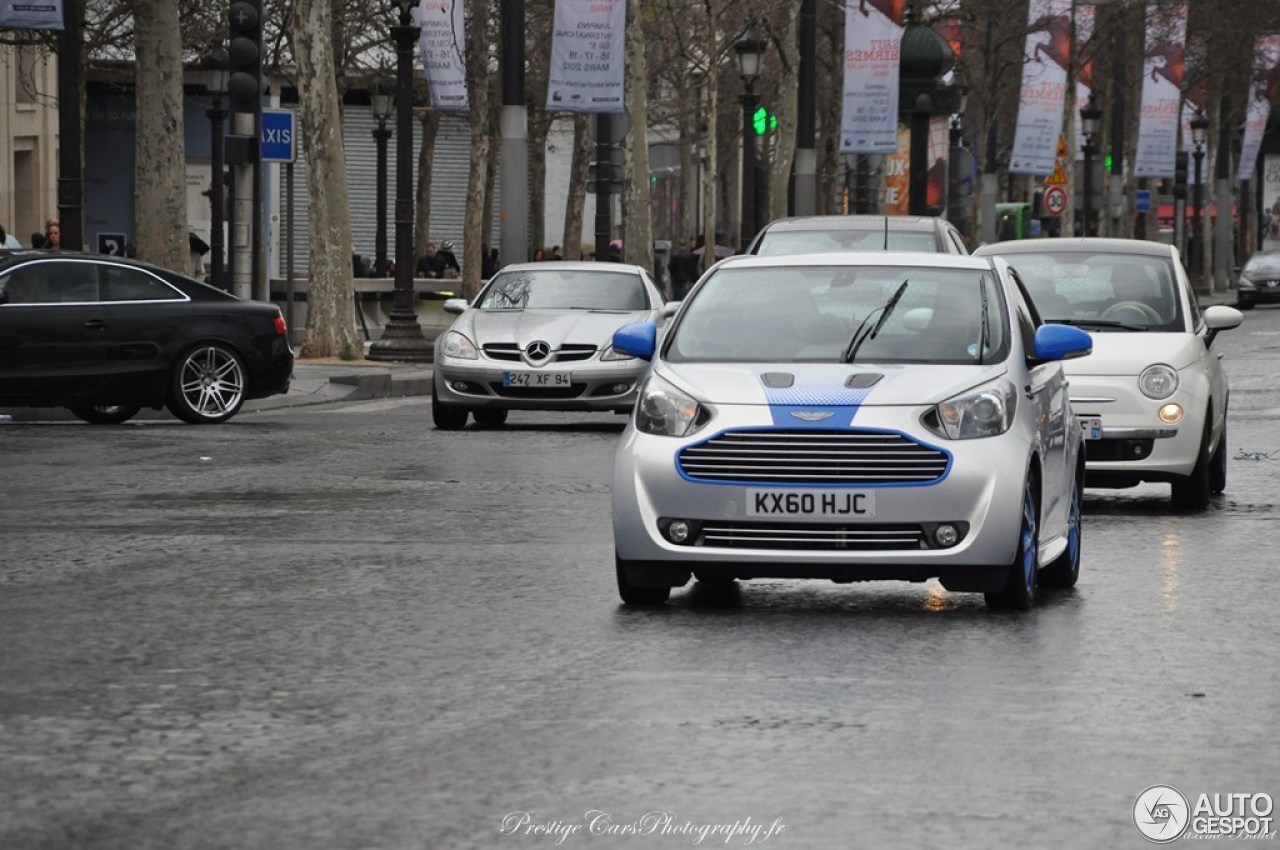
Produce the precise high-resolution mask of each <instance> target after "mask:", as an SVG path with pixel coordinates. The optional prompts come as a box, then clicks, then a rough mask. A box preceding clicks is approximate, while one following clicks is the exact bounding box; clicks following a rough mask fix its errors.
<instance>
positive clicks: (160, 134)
mask: <svg viewBox="0 0 1280 850" xmlns="http://www.w3.org/2000/svg"><path fill="white" fill-rule="evenodd" d="M134 15H135V18H134V50H135V51H136V55H137V61H136V64H135V66H134V67H135V69H136V81H137V82H136V86H137V93H136V97H137V105H136V109H135V115H136V117H135V122H136V125H135V126H136V138H137V154H136V157H135V159H134V179H133V189H134V234H135V240H136V245H137V250H138V257H139V258H141V259H143V260H146V261H148V262H151V263H155V264H156V265H158V266H163V267H165V268H168V269H173V270H174V271H187V270H188V265H189V261H188V256H189V251H188V248H187V199H186V190H187V174H186V170H187V168H186V151H185V149H184V147H183V128H182V33H181V30H180V29H179V27H178V4H177V0H136V2H135V5H134Z"/></svg>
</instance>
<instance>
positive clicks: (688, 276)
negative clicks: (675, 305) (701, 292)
mask: <svg viewBox="0 0 1280 850" xmlns="http://www.w3.org/2000/svg"><path fill="white" fill-rule="evenodd" d="M667 271H668V272H670V273H671V290H672V296H673V297H674V298H675V300H677V301H683V300H684V297H685V296H686V295H688V294H689V287H690V286H692V285H693V282H694V281H695V280H697V279H698V258H697V257H695V256H694V255H693V247H692V241H691V240H690V239H689V238H687V237H686V238H684V239H681V240H680V241H679V242H677V243H676V249H675V250H674V251H672V252H671V259H670V260H669V261H667Z"/></svg>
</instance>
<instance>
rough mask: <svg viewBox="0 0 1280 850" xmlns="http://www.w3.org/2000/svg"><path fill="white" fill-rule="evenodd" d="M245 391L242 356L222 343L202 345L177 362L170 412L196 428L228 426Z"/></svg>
mask: <svg viewBox="0 0 1280 850" xmlns="http://www.w3.org/2000/svg"><path fill="white" fill-rule="evenodd" d="M246 388H247V381H246V380H245V369H244V364H243V363H242V362H241V361H240V356H239V355H238V354H236V353H235V352H234V351H232V350H231V349H230V348H228V347H227V346H225V345H222V344H221V343H217V342H206V343H201V344H200V345H197V346H196V347H194V348H192V349H189V350H188V351H187V352H186V353H185V354H183V355H182V356H181V357H180V358H179V359H178V365H177V367H176V368H175V369H174V370H173V378H172V381H171V384H170V387H169V404H168V408H169V412H170V413H172V414H173V415H174V416H176V417H178V418H179V419H181V420H182V421H183V422H190V423H192V424H195V425H206V424H216V423H218V422H226V421H227V420H228V419H230V418H231V417H232V416H235V415H236V413H237V412H238V411H239V410H240V405H242V404H243V403H244V396H245V390H246Z"/></svg>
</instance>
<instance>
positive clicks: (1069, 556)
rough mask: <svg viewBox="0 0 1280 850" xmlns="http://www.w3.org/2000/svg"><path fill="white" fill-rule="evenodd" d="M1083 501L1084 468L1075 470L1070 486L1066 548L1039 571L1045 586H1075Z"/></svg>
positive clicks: (1077, 574)
mask: <svg viewBox="0 0 1280 850" xmlns="http://www.w3.org/2000/svg"><path fill="white" fill-rule="evenodd" d="M1083 502H1084V468H1083V467H1081V468H1080V470H1079V471H1078V472H1076V481H1075V484H1074V486H1072V488H1071V509H1070V512H1069V513H1068V514H1067V548H1066V549H1065V550H1064V551H1063V553H1062V554H1061V555H1059V556H1058V557H1057V558H1055V559H1054V560H1053V563H1051V564H1049V566H1047V567H1045V568H1044V570H1042V571H1041V573H1040V583H1041V584H1043V585H1044V586H1046V587H1063V588H1066V587H1075V586H1076V582H1077V581H1078V580H1079V578H1080V548H1081V543H1082V542H1083V541H1082V534H1081V531H1082V529H1081V522H1080V519H1081V505H1082V504H1083Z"/></svg>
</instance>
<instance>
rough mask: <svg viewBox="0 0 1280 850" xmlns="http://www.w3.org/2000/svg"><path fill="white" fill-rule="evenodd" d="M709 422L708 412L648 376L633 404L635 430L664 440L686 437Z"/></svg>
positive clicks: (691, 400) (674, 389)
mask: <svg viewBox="0 0 1280 850" xmlns="http://www.w3.org/2000/svg"><path fill="white" fill-rule="evenodd" d="M710 419H711V412H710V411H708V410H707V408H705V407H703V406H702V405H701V404H699V403H698V402H696V401H694V400H693V399H692V398H690V397H689V396H688V395H686V394H685V393H683V392H681V391H680V390H678V389H676V388H675V387H673V386H672V385H671V384H669V383H667V382H666V381H664V380H662V379H661V378H659V377H658V376H657V375H650V376H649V379H648V380H646V381H645V382H644V385H643V386H642V387H641V388H640V398H639V400H638V401H637V402H636V430H638V431H641V432H643V433H645V434H658V435H660V436H663V437H687V436H688V435H690V434H692V433H694V432H695V431H697V430H698V429H699V428H701V427H702V426H703V425H706V424H707V422H708V420H710Z"/></svg>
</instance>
